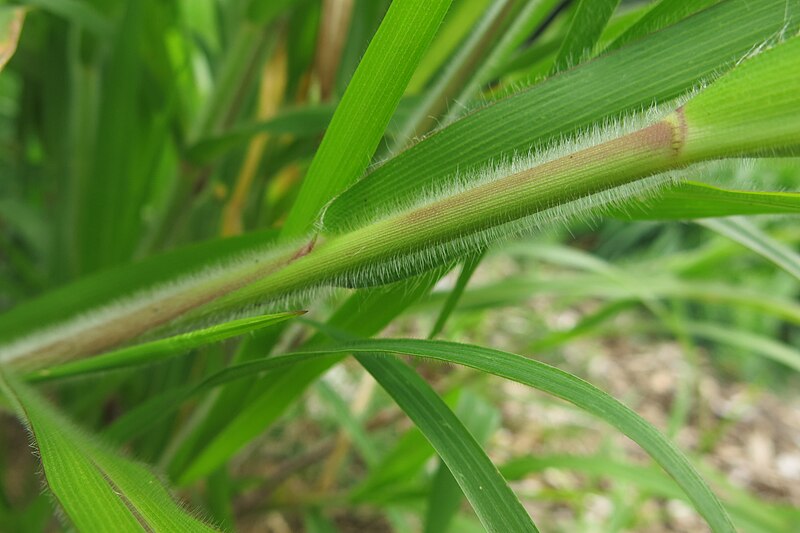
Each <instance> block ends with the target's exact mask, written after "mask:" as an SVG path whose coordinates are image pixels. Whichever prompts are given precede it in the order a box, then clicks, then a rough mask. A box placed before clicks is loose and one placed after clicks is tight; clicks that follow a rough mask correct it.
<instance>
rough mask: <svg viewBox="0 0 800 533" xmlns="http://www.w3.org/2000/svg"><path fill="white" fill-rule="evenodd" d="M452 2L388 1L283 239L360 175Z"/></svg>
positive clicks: (304, 226) (297, 232)
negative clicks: (388, 4)
mask: <svg viewBox="0 0 800 533" xmlns="http://www.w3.org/2000/svg"><path fill="white" fill-rule="evenodd" d="M450 1H451V0H397V1H395V2H392V5H391V7H390V8H389V11H388V12H387V14H386V16H385V17H384V20H383V22H382V23H381V26H380V27H379V28H378V31H377V33H376V34H375V36H374V37H373V39H372V42H371V43H370V45H369V47H368V48H367V51H366V53H365V54H364V57H363V58H362V60H361V63H360V64H359V66H358V68H357V69H356V72H355V73H354V74H353V78H352V80H351V81H350V84H349V85H348V87H347V90H346V91H345V93H344V96H343V97H342V100H341V102H340V103H339V105H338V107H337V108H336V111H335V112H334V115H333V118H332V119H331V123H330V126H329V127H328V131H327V132H326V133H325V137H324V138H323V139H322V144H321V145H320V147H319V150H318V151H317V154H316V156H315V157H314V160H313V161H312V162H311V167H310V168H309V170H308V174H307V175H306V177H305V179H304V181H303V185H302V187H301V189H300V192H299V196H298V199H297V201H296V202H295V204H294V207H293V208H292V210H291V211H290V213H289V216H288V218H287V219H286V223H285V225H284V235H285V236H288V237H294V236H298V235H302V234H303V233H304V232H306V231H307V230H308V228H309V227H310V226H311V224H312V223H313V222H314V221H315V220H316V218H317V216H318V214H319V212H320V210H321V209H322V207H323V206H324V205H325V204H326V203H327V202H328V201H329V200H330V199H331V198H333V197H334V196H335V195H337V194H339V193H340V192H341V191H343V190H344V189H345V188H346V187H348V186H349V185H350V184H352V183H353V182H354V181H355V180H356V179H358V178H359V177H360V176H361V173H362V172H364V170H365V169H366V168H367V165H369V162H370V160H371V158H372V156H373V154H374V153H375V149H376V148H377V147H378V143H379V142H380V139H381V137H382V136H383V133H384V131H385V130H386V126H387V125H388V124H389V120H390V119H391V116H392V114H393V113H394V111H395V109H396V108H397V104H398V103H399V102H400V98H401V97H402V96H403V93H404V92H405V90H406V86H407V85H408V82H409V80H410V79H411V76H412V74H413V73H414V70H415V68H416V67H417V65H418V64H419V61H420V59H421V58H422V56H423V54H424V53H425V51H426V50H427V48H428V45H429V44H430V43H431V41H432V40H433V37H434V35H435V34H436V30H437V29H438V28H439V24H440V23H441V22H442V19H443V18H444V15H445V13H447V10H448V8H449V7H450Z"/></svg>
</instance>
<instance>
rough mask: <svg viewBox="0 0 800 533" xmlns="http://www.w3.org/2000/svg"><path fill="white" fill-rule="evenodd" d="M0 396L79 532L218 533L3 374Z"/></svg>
mask: <svg viewBox="0 0 800 533" xmlns="http://www.w3.org/2000/svg"><path fill="white" fill-rule="evenodd" d="M0 390H1V391H2V392H3V394H4V395H5V396H6V397H7V398H8V400H9V401H11V403H12V405H13V406H14V408H15V410H16V412H17V416H18V417H19V418H20V420H22V422H23V423H24V424H25V425H26V426H27V427H28V429H29V431H30V432H31V435H32V437H33V440H34V442H35V444H36V447H37V449H38V452H39V455H40V457H41V460H42V466H43V473H44V478H45V481H46V483H47V487H48V488H49V489H50V490H51V491H52V492H53V495H54V496H55V497H56V499H57V500H58V502H59V504H60V505H61V506H62V508H63V510H64V514H65V515H66V517H67V518H68V520H69V521H70V522H71V523H72V524H73V525H74V526H75V528H76V529H77V530H79V531H85V532H90V533H91V532H104V531H120V532H127V531H131V532H139V531H143V530H144V531H186V532H194V531H197V532H202V531H215V529H214V528H212V527H210V526H208V525H206V524H204V523H203V522H201V521H199V520H197V519H196V518H194V517H193V516H191V515H190V514H189V513H187V512H186V511H185V510H184V509H182V508H181V507H180V506H179V505H178V504H177V503H176V502H175V501H174V500H173V499H172V497H171V496H170V494H169V491H168V490H167V489H166V488H165V487H164V486H163V485H162V484H161V482H160V481H159V480H158V478H157V477H156V476H155V475H154V474H153V473H152V472H151V471H150V470H149V469H148V468H146V467H145V466H143V465H141V464H139V463H135V462H133V461H131V460H129V459H125V458H123V457H120V456H118V455H116V454H115V453H114V452H113V451H111V450H109V449H108V448H107V447H106V446H104V445H103V444H102V443H100V442H96V441H94V440H92V439H91V438H90V437H88V436H87V435H86V434H85V433H83V432H82V431H81V430H80V429H79V428H78V427H77V426H75V425H74V424H73V423H72V422H71V421H70V420H68V419H67V418H65V417H64V416H62V415H61V414H60V413H59V412H57V411H56V410H55V409H54V408H53V407H51V406H50V405H48V404H47V402H45V401H44V400H43V399H42V398H41V397H40V396H39V395H38V394H37V393H36V392H35V391H34V390H33V389H31V388H29V387H28V386H26V385H23V384H22V383H19V382H18V381H17V380H16V378H14V377H13V376H11V375H9V374H7V373H6V371H4V370H3V369H0Z"/></svg>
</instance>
